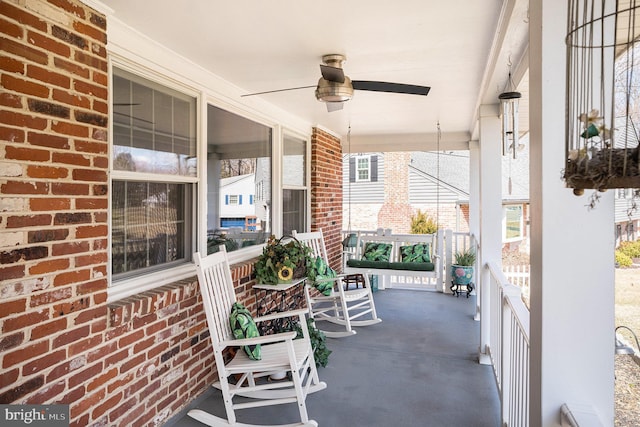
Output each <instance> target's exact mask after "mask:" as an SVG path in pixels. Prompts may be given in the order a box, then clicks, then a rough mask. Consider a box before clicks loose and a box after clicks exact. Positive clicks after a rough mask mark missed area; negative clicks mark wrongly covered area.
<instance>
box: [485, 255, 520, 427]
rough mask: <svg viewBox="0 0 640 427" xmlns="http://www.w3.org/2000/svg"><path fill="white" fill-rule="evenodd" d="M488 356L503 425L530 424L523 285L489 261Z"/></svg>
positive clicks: (487, 284)
mask: <svg viewBox="0 0 640 427" xmlns="http://www.w3.org/2000/svg"><path fill="white" fill-rule="evenodd" d="M485 268H487V269H488V270H489V278H490V279H489V283H486V284H483V285H482V286H488V288H489V289H488V291H489V294H490V296H491V303H490V305H491V307H490V314H489V321H490V323H491V328H490V329H491V333H490V336H489V342H490V344H489V349H488V350H489V357H490V358H491V362H492V365H493V371H494V374H495V377H496V382H497V384H498V390H499V393H500V400H501V402H502V425H508V426H510V427H518V426H522V427H526V426H528V425H529V355H530V342H529V310H528V309H527V307H526V306H525V305H524V302H523V301H522V295H521V289H520V287H518V286H515V285H513V284H511V283H509V282H508V281H507V278H506V277H505V276H504V274H503V273H502V271H500V270H498V269H497V268H495V266H492V265H490V264H487V265H486V266H485Z"/></svg>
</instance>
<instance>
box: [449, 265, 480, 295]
mask: <svg viewBox="0 0 640 427" xmlns="http://www.w3.org/2000/svg"><path fill="white" fill-rule="evenodd" d="M451 276H452V277H453V279H451V286H450V287H449V289H451V292H452V294H453V295H455V296H456V297H459V296H460V294H461V293H462V292H466V293H467V298H469V295H471V292H473V289H474V284H473V282H472V279H473V267H472V266H466V265H452V266H451ZM463 286H464V289H465V290H464V291H463V290H462V287H463Z"/></svg>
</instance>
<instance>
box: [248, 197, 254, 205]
mask: <svg viewBox="0 0 640 427" xmlns="http://www.w3.org/2000/svg"><path fill="white" fill-rule="evenodd" d="M249 204H250V205H252V204H253V194H249Z"/></svg>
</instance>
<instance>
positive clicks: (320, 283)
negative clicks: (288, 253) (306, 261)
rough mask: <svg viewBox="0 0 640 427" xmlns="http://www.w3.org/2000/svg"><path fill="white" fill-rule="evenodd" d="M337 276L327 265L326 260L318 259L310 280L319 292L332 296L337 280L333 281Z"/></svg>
mask: <svg viewBox="0 0 640 427" xmlns="http://www.w3.org/2000/svg"><path fill="white" fill-rule="evenodd" d="M337 276H338V275H337V274H336V272H335V271H334V270H333V268H331V267H329V266H328V265H327V263H326V262H325V260H324V258H322V257H316V259H315V261H314V262H313V268H312V269H311V271H310V274H309V280H310V281H311V284H312V285H313V286H314V287H315V288H316V289H317V290H318V291H319V292H321V293H322V294H323V295H325V296H329V295H331V291H333V285H334V283H335V280H332V279H335V278H336V277H337Z"/></svg>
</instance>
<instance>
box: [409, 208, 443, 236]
mask: <svg viewBox="0 0 640 427" xmlns="http://www.w3.org/2000/svg"><path fill="white" fill-rule="evenodd" d="M437 231H438V224H437V223H436V221H435V220H434V219H433V218H431V217H430V216H429V215H427V214H426V213H425V212H422V211H421V210H420V209H418V212H417V213H416V214H415V215H413V216H412V217H411V234H435V233H436V232H437Z"/></svg>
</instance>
